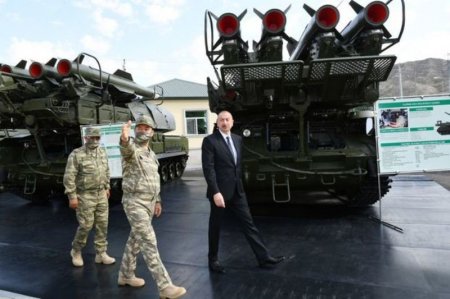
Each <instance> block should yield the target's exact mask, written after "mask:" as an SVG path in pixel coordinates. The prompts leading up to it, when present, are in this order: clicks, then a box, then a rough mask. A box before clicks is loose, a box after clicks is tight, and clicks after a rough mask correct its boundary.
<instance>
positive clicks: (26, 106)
mask: <svg viewBox="0 0 450 299" xmlns="http://www.w3.org/2000/svg"><path fill="white" fill-rule="evenodd" d="M85 57H91V58H93V59H94V60H95V61H96V62H97V66H98V68H94V67H91V66H88V65H85V64H83V63H82V62H83V60H84V59H85ZM26 64H27V62H26V61H21V62H20V63H19V64H18V65H16V66H9V65H6V64H1V66H0V190H3V191H4V190H11V191H14V192H16V193H18V194H20V195H22V196H23V197H25V198H28V199H31V200H33V201H45V200H47V199H48V195H49V194H50V193H52V192H60V191H62V188H63V187H62V177H63V174H64V170H65V166H66V162H67V157H68V155H69V154H70V152H71V151H72V150H73V149H74V148H77V147H79V146H81V144H82V138H81V132H82V131H81V129H82V127H83V126H86V125H102V124H103V125H108V124H120V123H124V122H127V121H128V120H130V119H131V120H133V119H136V118H137V117H139V116H140V115H148V116H150V117H151V118H152V119H153V122H154V124H155V128H154V129H155V134H154V136H153V138H152V141H151V147H152V149H153V150H154V151H155V153H156V154H157V157H158V160H159V162H160V169H159V171H160V174H161V179H162V181H163V182H166V181H169V180H171V179H175V178H177V177H180V176H181V175H182V174H183V171H184V168H185V166H186V161H187V159H188V140H187V138H186V137H183V136H173V135H166V134H164V133H167V132H170V131H172V130H174V129H175V121H174V118H173V116H172V114H171V113H170V112H169V111H167V110H166V109H164V107H162V106H161V105H160V103H162V101H161V99H158V100H157V101H154V100H155V96H156V95H155V91H154V90H153V89H151V88H147V87H144V86H141V85H139V84H137V83H135V82H134V81H133V79H132V76H131V74H129V73H127V72H125V71H122V70H117V71H116V72H115V73H114V74H109V73H106V72H104V71H102V70H101V66H100V63H99V62H98V60H97V59H96V58H95V57H93V56H91V55H89V54H86V53H82V54H80V55H79V56H78V57H77V58H76V59H75V60H74V61H70V60H67V59H59V60H58V59H55V58H52V59H51V60H49V61H48V62H47V63H45V64H42V63H39V62H32V63H31V64H30V65H29V67H28V68H27V67H26ZM118 141H119V140H118V139H117V142H118ZM120 182H121V180H120V178H117V179H112V186H113V187H114V188H117V191H118V192H113V194H116V195H117V194H120V191H121V190H120Z"/></svg>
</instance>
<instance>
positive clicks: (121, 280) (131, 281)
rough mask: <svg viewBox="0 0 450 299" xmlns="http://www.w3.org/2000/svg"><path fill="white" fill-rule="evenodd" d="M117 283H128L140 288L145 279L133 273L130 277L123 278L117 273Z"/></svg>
mask: <svg viewBox="0 0 450 299" xmlns="http://www.w3.org/2000/svg"><path fill="white" fill-rule="evenodd" d="M117 284H118V285H120V286H124V285H129V286H131V287H135V288H140V287H143V286H144V285H145V280H143V279H142V278H139V277H136V276H134V275H133V277H131V278H125V277H123V276H122V274H120V273H119V279H117Z"/></svg>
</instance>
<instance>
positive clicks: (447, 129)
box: [435, 112, 450, 135]
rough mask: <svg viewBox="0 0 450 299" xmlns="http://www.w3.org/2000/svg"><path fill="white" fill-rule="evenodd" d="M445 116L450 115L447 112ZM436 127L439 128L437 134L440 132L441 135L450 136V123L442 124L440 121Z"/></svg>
mask: <svg viewBox="0 0 450 299" xmlns="http://www.w3.org/2000/svg"><path fill="white" fill-rule="evenodd" d="M445 114H447V115H450V113H447V112H445ZM435 126H436V127H437V129H436V132H438V133H439V134H441V135H448V134H450V122H442V120H438V121H437V122H436V125H435Z"/></svg>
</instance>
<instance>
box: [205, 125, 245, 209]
mask: <svg viewBox="0 0 450 299" xmlns="http://www.w3.org/2000/svg"><path fill="white" fill-rule="evenodd" d="M231 139H232V140H233V143H234V147H235V149H236V155H237V163H236V164H234V159H233V154H232V153H231V151H230V150H229V148H228V145H227V143H226V141H225V140H224V138H223V136H222V134H221V133H220V131H219V129H216V130H215V131H214V133H212V134H211V135H209V136H207V137H205V138H204V139H203V143H202V168H203V175H204V176H205V179H206V183H207V184H208V189H207V191H206V196H207V197H208V198H209V199H212V197H213V196H214V194H216V193H218V192H220V193H222V195H223V197H224V199H225V200H230V199H231V198H232V197H233V195H234V192H238V193H241V195H244V187H243V184H242V168H241V156H242V137H241V136H239V135H236V134H231Z"/></svg>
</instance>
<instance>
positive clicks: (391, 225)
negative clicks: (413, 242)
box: [369, 109, 403, 234]
mask: <svg viewBox="0 0 450 299" xmlns="http://www.w3.org/2000/svg"><path fill="white" fill-rule="evenodd" d="M375 111H376V109H375ZM375 115H378V112H375ZM375 124H378V117H375ZM375 140H376V143H377V146H376V153H377V178H378V214H379V216H380V218H377V217H375V216H369V219H370V220H372V221H375V222H377V223H378V224H382V225H384V226H386V227H388V228H390V229H393V230H395V231H397V232H399V233H402V234H403V228H401V227H398V226H395V225H393V224H391V223H389V222H386V221H383V220H382V213H381V203H382V201H381V179H380V153H379V151H378V130H375Z"/></svg>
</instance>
